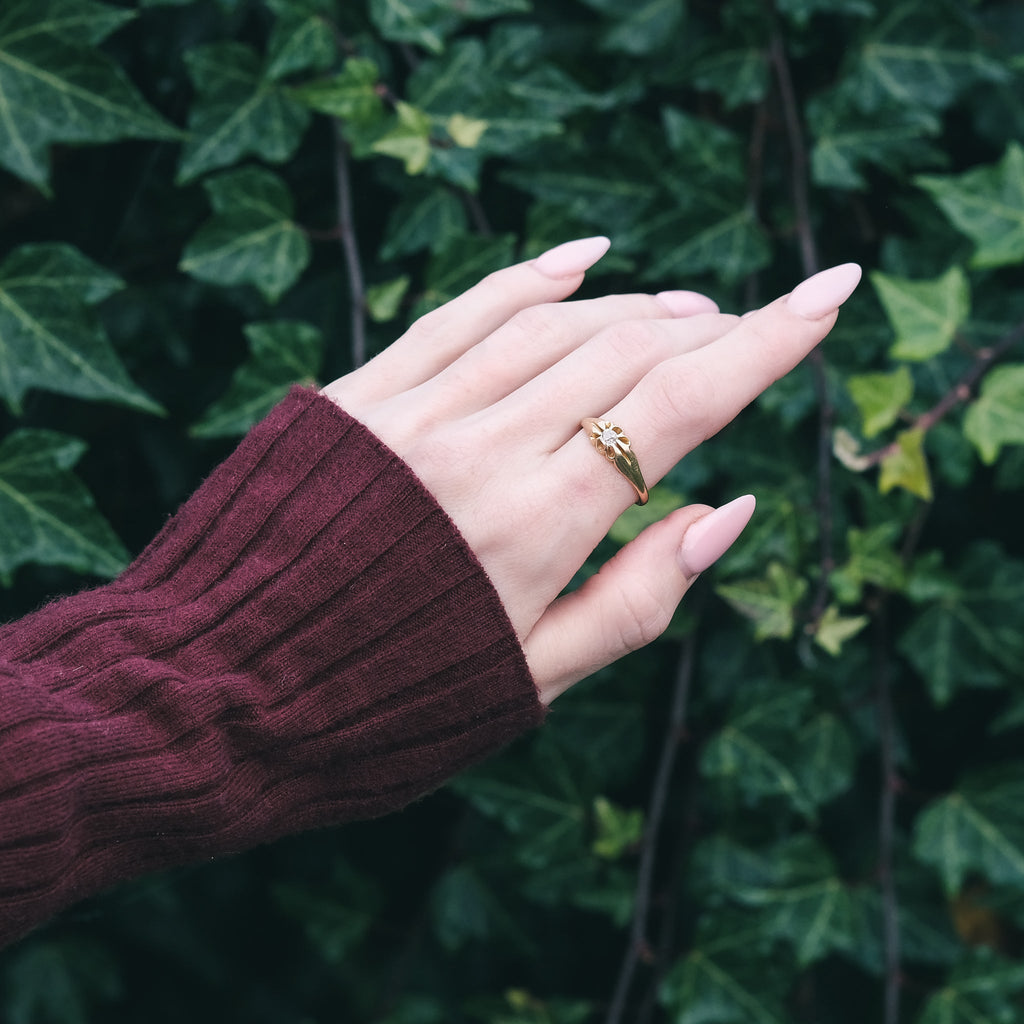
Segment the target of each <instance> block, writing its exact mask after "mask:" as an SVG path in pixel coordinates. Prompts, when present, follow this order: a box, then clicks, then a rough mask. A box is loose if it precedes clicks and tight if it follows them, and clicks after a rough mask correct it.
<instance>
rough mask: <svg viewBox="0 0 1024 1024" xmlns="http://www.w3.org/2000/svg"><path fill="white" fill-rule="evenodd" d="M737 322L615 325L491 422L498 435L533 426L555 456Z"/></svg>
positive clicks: (511, 398) (715, 317)
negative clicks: (600, 416) (587, 419)
mask: <svg viewBox="0 0 1024 1024" xmlns="http://www.w3.org/2000/svg"><path fill="white" fill-rule="evenodd" d="M737 319H738V318H737V317H735V316H733V315H731V314H726V313H698V314H696V315H694V316H690V317H687V318H685V319H673V320H654V319H647V320H633V321H626V322H623V323H618V324H613V325H611V326H609V327H606V328H604V330H602V331H600V332H599V333H598V334H596V335H595V336H594V337H593V338H591V339H590V340H589V341H587V342H586V343H585V344H583V345H581V346H580V347H578V348H577V349H576V350H575V351H573V352H571V353H569V354H568V355H567V356H566V357H565V358H564V359H562V360H560V361H559V362H558V363H557V364H555V365H553V366H552V367H550V368H549V369H548V370H547V371H546V372H544V373H542V374H540V375H538V376H537V377H536V378H534V379H533V380H531V381H529V382H527V383H526V384H524V385H523V387H521V388H519V389H518V390H517V391H515V392H514V393H511V394H509V395H508V397H507V398H506V399H504V400H503V401H502V402H500V403H497V404H496V405H495V406H494V408H493V410H492V415H491V417H490V418H491V419H492V420H493V424H494V426H495V427H496V428H497V429H508V427H509V426H510V425H511V423H512V422H513V421H519V422H522V421H524V420H526V421H528V422H530V423H531V424H532V425H533V436H534V437H535V438H536V439H537V440H538V441H539V442H540V443H541V444H542V445H544V446H545V447H546V448H547V450H548V451H554V450H556V449H558V448H560V447H561V446H562V445H564V444H565V442H566V441H567V440H568V439H569V438H570V437H571V436H572V434H574V433H575V432H576V431H577V430H578V429H579V421H580V419H581V418H582V417H584V416H592V415H594V414H595V413H594V410H595V409H597V410H603V409H608V408H610V407H612V406H614V405H616V404H617V403H619V402H620V401H622V399H623V398H625V397H626V395H628V394H629V393H630V392H631V391H632V390H633V388H634V387H635V386H636V384H637V382H638V381H640V380H641V379H642V378H643V377H644V376H645V375H646V374H648V373H649V372H650V371H651V370H652V369H654V367H656V366H658V365H659V364H660V363H663V362H665V361H667V360H670V359H673V358H675V357H677V356H679V355H682V354H684V353H687V352H692V351H694V350H696V349H699V348H702V347H703V346H705V345H710V344H711V343H713V342H715V341H717V340H718V339H719V338H721V337H722V336H723V335H724V334H726V333H727V332H728V331H729V330H731V329H732V327H733V326H734V325H735V324H736V322H737Z"/></svg>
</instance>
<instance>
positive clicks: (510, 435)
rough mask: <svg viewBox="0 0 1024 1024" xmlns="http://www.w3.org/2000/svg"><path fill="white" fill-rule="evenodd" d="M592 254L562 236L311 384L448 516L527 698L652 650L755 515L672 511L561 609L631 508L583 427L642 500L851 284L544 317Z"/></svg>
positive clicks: (831, 281)
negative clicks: (763, 300)
mask: <svg viewBox="0 0 1024 1024" xmlns="http://www.w3.org/2000/svg"><path fill="white" fill-rule="evenodd" d="M607 244H608V243H607V240H606V239H600V238H598V239H581V240H579V241H576V242H569V243H566V244H565V245H563V246H559V247H558V248H556V249H552V250H550V251H549V252H547V253H545V254H544V255H542V256H540V257H538V258H537V259H536V260H533V261H531V262H527V263H521V264H519V265H517V266H514V267H510V268H508V269H506V270H501V271H498V272H497V273H495V274H492V275H490V276H489V277H487V278H486V279H485V280H483V281H482V282H480V284H478V285H476V286H475V287H473V288H471V289H470V290H469V291H467V292H466V293H465V294H463V295H461V296H460V297H459V298H457V299H454V300H453V301H452V302H449V303H448V304H447V305H445V306H443V307H441V308H440V309H437V310H435V311H433V312H432V313H429V314H428V315H426V316H424V317H423V318H421V319H420V320H418V321H417V322H416V323H415V324H414V325H413V326H412V327H411V328H410V329H409V331H408V332H407V333H406V334H405V335H403V336H402V337H401V338H400V339H399V340H398V341H396V342H395V343H394V344H393V345H391V346H390V347H389V348H388V349H386V350H385V351H384V352H383V353H381V355H379V356H377V358H375V359H373V360H372V361H371V362H369V363H367V365H366V366H363V367H361V368H360V369H358V370H356V371H355V372H353V373H351V374H349V375H347V376H345V377H342V378H340V379H339V380H336V381H334V383H332V384H330V385H328V386H327V387H326V388H325V389H324V394H326V395H327V396H328V397H329V398H331V399H332V400H334V401H335V402H337V403H338V404H339V405H341V406H343V407H344V408H345V409H346V410H347V411H348V412H349V413H350V414H351V415H352V416H354V417H356V418H357V419H359V420H361V421H362V422H363V423H364V424H366V426H368V427H369V428H370V429H371V430H372V431H373V432H374V433H375V434H376V435H377V436H378V437H379V438H380V439H381V440H382V441H384V442H385V444H387V445H388V446H389V447H391V448H392V449H393V450H394V451H395V452H397V453H398V454H399V455H401V456H402V458H403V459H405V461H406V462H407V463H408V465H409V466H410V467H411V468H412V469H413V470H414V471H415V472H416V473H417V475H418V476H419V477H420V479H421V480H422V481H423V483H424V484H425V485H426V486H427V488H428V489H429V490H430V491H431V493H432V494H433V495H434V496H435V498H436V499H437V500H438V502H439V503H440V504H441V505H442V506H443V507H444V508H445V509H446V510H447V512H448V514H449V515H450V516H451V518H452V520H453V521H454V523H455V524H456V526H457V527H458V528H459V530H460V531H461V533H462V535H463V536H464V537H465V539H466V541H467V542H468V543H469V545H470V547H471V548H472V549H473V551H474V552H475V553H476V556H477V557H478V558H479V559H480V562H481V564H482V565H483V567H484V569H485V570H486V571H487V573H488V575H489V577H490V579H491V581H492V583H493V584H494V587H495V589H496V590H497V592H498V595H499V596H500V597H501V600H502V602H503V603H504V606H505V609H506V611H507V612H508V615H509V618H510V619H511V622H512V625H513V627H514V629H515V631H516V634H517V635H518V637H519V639H520V641H521V643H522V645H523V650H524V652H525V654H526V659H527V663H528V664H529V666H530V670H531V672H532V673H533V678H534V681H535V682H536V684H537V688H538V692H539V694H540V697H541V700H542V701H543V702H544V703H550V702H551V701H552V700H553V699H554V698H555V697H556V696H558V694H560V693H562V692H563V691H564V690H566V689H567V688H568V687H569V686H571V685H572V684H573V683H575V682H577V681H578V680H580V679H582V678H584V677H585V676H587V675H589V674H590V673H592V672H594V671H596V670H597V669H598V668H601V667H603V666H604V665H607V664H610V663H611V662H613V661H614V660H616V659H617V658H619V657H621V656H622V655H623V654H626V653H627V652H629V651H631V650H635V649H636V648H638V647H641V646H643V645H644V644H646V643H649V642H650V641H651V640H653V639H655V638H656V637H657V636H659V635H660V634H661V633H662V632H663V631H664V629H665V627H666V626H667V625H668V623H669V620H670V619H671V617H672V614H673V612H674V610H675V608H676V606H677V605H678V603H679V601H680V600H681V599H682V597H683V595H684V594H685V593H686V591H687V589H688V588H689V587H690V585H691V584H692V583H693V581H694V579H695V578H696V577H697V575H698V574H699V573H700V572H701V571H702V570H704V569H706V568H707V567H708V566H709V565H710V564H711V563H712V562H713V561H714V560H715V559H716V558H718V557H719V556H720V555H721V554H722V553H723V552H724V551H725V550H726V549H727V548H728V547H729V545H730V544H731V543H732V542H733V541H734V540H735V539H736V537H737V536H739V534H740V532H741V531H742V529H743V527H744V526H745V525H746V523H747V521H748V520H749V518H750V515H751V514H752V512H753V509H754V501H753V498H752V497H751V496H749V495H747V496H745V497H743V498H740V499H737V500H736V501H734V502H730V503H729V504H728V505H725V506H722V507H721V508H719V509H717V510H711V509H709V508H708V507H707V506H704V505H690V506H687V507H686V508H681V509H678V510H676V511H675V512H673V513H671V514H670V515H668V516H667V517H666V518H665V519H663V520H662V521H661V522H658V523H655V524H654V525H653V526H651V527H649V528H648V529H646V530H645V531H644V532H643V533H641V534H640V536H638V537H637V538H636V539H635V540H633V541H632V542H631V543H630V544H628V545H626V546H625V547H624V548H622V550H621V551H619V552H618V554H617V555H616V556H615V557H614V558H613V559H611V561H609V562H608V564H607V565H605V566H604V567H603V569H602V570H601V571H600V572H599V573H598V574H597V575H595V576H593V577H591V578H590V579H589V580H588V581H587V582H586V583H585V584H584V585H583V586H582V587H580V588H579V589H578V590H576V591H573V592H572V593H570V594H568V595H565V596H563V597H559V596H558V595H559V594H560V593H561V592H562V590H563V589H564V588H565V586H566V584H567V583H568V582H569V581H570V580H571V579H572V578H573V576H574V574H575V573H576V572H577V570H578V569H579V568H580V566H581V565H582V564H583V562H584V560H585V559H586V558H587V556H588V555H589V554H590V552H591V551H592V550H593V549H594V547H595V546H596V545H597V543H598V542H599V541H600V540H601V538H602V537H603V536H604V535H605V534H606V533H607V531H608V529H609V527H610V526H611V524H612V523H613V522H614V521H615V519H616V518H617V517H618V516H619V515H620V514H621V513H622V512H623V510H624V509H626V508H627V507H628V506H629V505H630V504H631V503H632V502H633V501H634V500H635V498H636V494H635V492H634V491H633V489H632V487H631V485H630V484H629V483H628V482H627V480H626V479H625V478H624V477H622V476H621V475H620V474H619V473H618V472H617V471H616V469H615V468H614V466H613V465H612V464H611V463H609V462H608V461H607V460H606V459H604V458H603V457H601V455H600V454H599V453H598V452H596V451H595V450H594V448H593V447H592V446H591V444H590V442H589V441H588V440H587V438H586V436H585V435H584V432H583V431H582V429H581V428H580V420H581V419H582V418H583V417H588V416H592V417H596V418H600V419H610V420H612V421H613V422H614V423H615V424H617V425H618V426H620V427H622V428H623V430H625V432H626V433H627V435H628V436H629V438H630V440H631V442H632V446H633V450H634V451H635V453H636V454H637V457H638V459H639V462H640V466H641V469H642V470H643V473H644V477H645V479H646V482H647V485H648V486H649V487H653V486H654V485H655V484H656V483H657V481H658V480H660V479H661V477H663V476H664V475H665V473H666V472H668V470H669V469H671V467H672V466H673V465H675V463H676V462H678V460H679V459H680V458H682V457H683V456H684V455H685V454H686V453H687V452H689V451H691V450H692V449H694V448H695V447H696V446H697V445H699V444H700V443H701V442H702V441H704V440H706V439H707V438H709V437H711V436H712V435H713V434H715V433H716V432H717V431H718V430H720V429H721V428H722V427H723V426H724V425H725V424H726V423H728V422H729V421H730V420H731V419H733V417H734V416H736V414H737V413H738V412H739V411H740V410H741V409H742V408H743V407H744V406H746V405H747V404H748V403H749V402H750V401H752V400H753V399H754V398H755V397H756V396H757V395H758V394H759V393H760V392H761V391H763V390H764V389H765V388H766V387H768V386H769V385H770V384H771V383H772V382H773V381H775V380H777V379H778V378H779V377H781V376H782V375H783V374H785V373H787V372H788V371H789V370H790V369H792V368H793V367H794V366H795V365H796V364H797V363H798V362H799V361H800V360H801V359H802V358H803V357H804V356H805V355H806V354H807V353H808V352H809V351H810V350H811V349H812V348H813V347H814V346H815V345H816V344H817V343H818V342H819V341H821V339H822V338H824V337H825V335H826V334H827V333H828V332H829V330H830V329H831V328H832V325H833V324H834V323H835V320H836V316H837V309H838V306H839V305H840V304H841V303H842V302H843V301H845V299H846V298H847V297H848V296H849V295H850V293H851V292H852V291H853V289H854V287H856V284H857V281H858V280H859V278H860V268H859V267H857V266H856V265H854V264H844V265H842V266H840V267H834V268H832V269H831V270H826V271H824V272H823V273H821V274H818V275H816V276H815V277H812V278H809V279H808V280H807V281H805V282H804V283H803V284H801V285H800V286H799V287H797V288H796V289H795V290H794V291H793V292H792V293H791V294H790V295H789V296H787V297H783V298H781V299H778V300H776V301H775V302H773V303H771V304H770V305H768V306H766V307H764V308H763V309H760V310H757V311H755V312H753V313H751V314H748V315H747V316H745V317H742V318H740V317H736V316H731V315H726V314H723V313H720V312H718V309H717V306H715V304H714V303H713V302H712V301H711V300H710V299H707V298H706V297H704V296H701V295H697V294H695V293H692V292H663V293H661V294H660V295H658V296H652V295H610V296H605V297H603V298H598V299H590V300H585V301H576V302H567V303H560V300H562V299H564V298H566V297H567V296H569V295H571V294H572V293H573V292H574V291H575V290H576V289H577V288H578V287H579V285H580V284H581V282H582V281H583V274H584V272H585V271H586V270H587V269H588V268H589V267H590V266H591V265H592V264H593V263H595V262H596V261H597V260H598V259H599V258H600V257H601V255H603V253H604V252H605V250H606V249H607Z"/></svg>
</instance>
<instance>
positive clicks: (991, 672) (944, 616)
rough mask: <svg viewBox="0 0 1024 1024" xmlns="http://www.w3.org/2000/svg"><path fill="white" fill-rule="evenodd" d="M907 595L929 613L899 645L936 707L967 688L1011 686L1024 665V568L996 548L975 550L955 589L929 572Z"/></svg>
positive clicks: (979, 546) (920, 617)
mask: <svg viewBox="0 0 1024 1024" xmlns="http://www.w3.org/2000/svg"><path fill="white" fill-rule="evenodd" d="M920 575H921V577H922V578H921V579H918V580H915V581H914V582H913V585H912V587H910V588H908V594H910V596H911V597H912V598H913V599H915V600H917V601H918V602H919V603H923V604H925V608H924V610H923V611H922V612H921V613H920V615H918V616H917V617H916V618H915V619H914V620H913V621H912V622H911V624H910V626H909V627H908V628H907V630H906V631H905V633H904V634H903V636H902V638H901V639H900V642H899V649H900V652H901V653H902V654H903V655H904V657H906V658H907V659H908V661H910V663H911V664H912V665H913V666H914V668H915V669H917V671H918V672H919V673H920V674H921V677H922V679H924V681H925V684H926V685H927V686H928V689H929V691H930V692H931V695H932V699H933V700H934V701H935V702H936V703H937V704H940V705H942V704H945V703H947V702H948V701H949V700H950V698H951V697H952V696H953V694H954V693H956V692H957V691H958V690H959V689H961V688H962V687H967V686H970V687H993V686H1002V685H1005V681H1006V678H1007V677H1008V676H1009V677H1011V678H1015V675H1014V674H1015V673H1016V672H1017V670H1018V668H1019V666H1020V665H1021V664H1022V663H1024V567H1022V565H1021V564H1020V563H1019V562H1017V561H1015V560H1014V559H1012V558H1010V557H1009V556H1008V555H1007V554H1006V552H1005V551H1003V550H1002V548H1001V547H999V546H998V545H996V544H991V543H978V544H975V545H973V546H972V548H971V549H970V550H969V552H968V554H967V556H966V557H965V558H964V560H963V562H962V563H961V564H960V565H959V566H958V572H957V575H956V577H955V579H956V581H957V583H956V585H955V586H954V585H950V584H949V583H948V582H944V581H943V580H942V578H941V577H940V578H938V579H935V580H929V579H928V578H927V575H926V571H924V572H922V573H921V574H920Z"/></svg>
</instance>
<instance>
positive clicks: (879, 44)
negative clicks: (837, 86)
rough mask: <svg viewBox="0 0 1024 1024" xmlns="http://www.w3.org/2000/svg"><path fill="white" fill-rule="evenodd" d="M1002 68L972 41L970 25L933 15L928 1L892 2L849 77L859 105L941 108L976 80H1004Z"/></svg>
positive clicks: (872, 108) (952, 18)
mask: <svg viewBox="0 0 1024 1024" xmlns="http://www.w3.org/2000/svg"><path fill="white" fill-rule="evenodd" d="M1006 77H1007V72H1006V69H1005V68H1004V67H1003V65H1002V64H1001V63H1000V62H999V61H998V60H995V59H994V58H991V57H988V56H987V55H986V54H985V53H984V52H983V51H982V50H981V49H980V48H979V47H978V46H977V44H976V42H975V39H974V37H973V35H972V26H970V24H969V23H967V22H965V21H961V20H959V19H956V18H954V17H937V16H936V11H935V9H934V7H933V6H932V5H931V4H925V3H920V2H917V0H910V2H903V3H899V4H896V5H894V6H893V8H892V10H891V12H890V13H889V16H888V17H887V18H886V19H885V20H883V21H881V22H880V23H879V25H878V27H877V28H876V29H875V30H874V31H872V32H871V34H870V35H868V36H867V37H866V38H865V40H864V43H863V45H862V46H861V49H860V53H859V55H858V60H857V62H856V65H855V67H854V68H853V69H852V71H851V73H850V75H849V77H848V83H849V87H850V90H851V92H852V93H854V94H855V95H856V96H857V97H858V100H859V103H860V104H861V106H862V108H863V109H864V110H866V111H868V112H872V111H874V112H877V111H878V110H880V109H881V108H883V107H892V106H897V107H905V108H914V107H930V108H932V109H934V110H943V109H945V108H946V107H947V106H949V104H950V103H952V102H953V100H954V99H955V98H956V97H957V95H958V94H959V93H960V92H961V91H962V90H963V89H965V88H967V87H968V86H969V85H972V84H973V83H975V82H977V81H984V80H988V81H1002V80H1005V79H1006Z"/></svg>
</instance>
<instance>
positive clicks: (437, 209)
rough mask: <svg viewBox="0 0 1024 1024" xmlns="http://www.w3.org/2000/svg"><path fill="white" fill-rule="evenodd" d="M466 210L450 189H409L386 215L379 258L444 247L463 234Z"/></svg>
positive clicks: (389, 258)
mask: <svg viewBox="0 0 1024 1024" xmlns="http://www.w3.org/2000/svg"><path fill="white" fill-rule="evenodd" d="M466 225H467V218H466V210H465V207H464V206H463V205H462V203H460V202H459V200H458V199H457V198H456V197H455V196H454V195H453V194H452V192H451V190H450V189H448V188H444V187H441V186H436V187H434V188H432V189H430V191H428V192H426V193H425V194H418V193H416V192H412V194H411V195H410V196H409V197H407V198H406V199H405V200H404V201H403V202H401V203H399V204H398V205H397V206H396V207H395V209H394V210H393V211H392V213H391V216H390V217H389V218H388V225H387V229H386V230H385V232H384V244H383V245H382V246H381V250H380V258H381V259H382V260H393V259H395V257H397V256H404V255H406V254H408V253H411V252H419V251H420V250H421V249H435V248H436V249H443V248H444V247H445V245H446V244H447V243H448V241H449V240H451V239H452V238H454V237H455V236H456V235H459V234H464V233H465V228H466Z"/></svg>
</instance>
